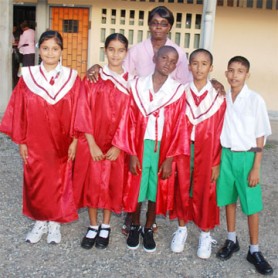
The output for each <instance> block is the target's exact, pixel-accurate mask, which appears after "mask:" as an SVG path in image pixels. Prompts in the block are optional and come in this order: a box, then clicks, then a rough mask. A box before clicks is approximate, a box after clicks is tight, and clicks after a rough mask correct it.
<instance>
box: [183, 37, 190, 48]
mask: <svg viewBox="0 0 278 278" xmlns="http://www.w3.org/2000/svg"><path fill="white" fill-rule="evenodd" d="M189 46H190V33H185V34H184V47H185V48H189Z"/></svg>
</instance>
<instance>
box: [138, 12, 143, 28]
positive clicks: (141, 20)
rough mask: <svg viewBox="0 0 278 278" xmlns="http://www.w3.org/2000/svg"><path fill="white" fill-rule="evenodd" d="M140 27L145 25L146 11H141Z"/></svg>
mask: <svg viewBox="0 0 278 278" xmlns="http://www.w3.org/2000/svg"><path fill="white" fill-rule="evenodd" d="M138 25H139V26H142V25H144V11H139V22H138Z"/></svg>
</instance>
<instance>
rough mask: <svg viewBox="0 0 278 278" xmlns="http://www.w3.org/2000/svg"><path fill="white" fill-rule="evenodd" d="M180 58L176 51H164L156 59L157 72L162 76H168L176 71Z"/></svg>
mask: <svg viewBox="0 0 278 278" xmlns="http://www.w3.org/2000/svg"><path fill="white" fill-rule="evenodd" d="M178 59H179V56H178V54H177V53H176V52H174V51H169V50H166V51H163V52H161V53H160V54H159V55H157V56H156V57H155V59H154V62H155V70H156V71H157V72H159V73H160V74H162V75H164V76H166V75H169V74H170V73H171V72H172V71H174V70H175V68H176V66H177V62H178Z"/></svg>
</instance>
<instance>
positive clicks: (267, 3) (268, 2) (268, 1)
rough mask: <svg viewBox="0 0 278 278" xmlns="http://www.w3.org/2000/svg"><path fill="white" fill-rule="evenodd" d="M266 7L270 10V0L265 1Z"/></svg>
mask: <svg viewBox="0 0 278 278" xmlns="http://www.w3.org/2000/svg"><path fill="white" fill-rule="evenodd" d="M266 8H267V9H269V10H271V9H272V0H267V1H266Z"/></svg>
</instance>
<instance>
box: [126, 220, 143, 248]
mask: <svg viewBox="0 0 278 278" xmlns="http://www.w3.org/2000/svg"><path fill="white" fill-rule="evenodd" d="M140 232H141V226H139V225H131V226H130V230H129V233H128V237H127V240H126V244H127V248H128V249H131V250H136V249H137V248H138V247H139V244H140V243H139V236H140Z"/></svg>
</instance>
